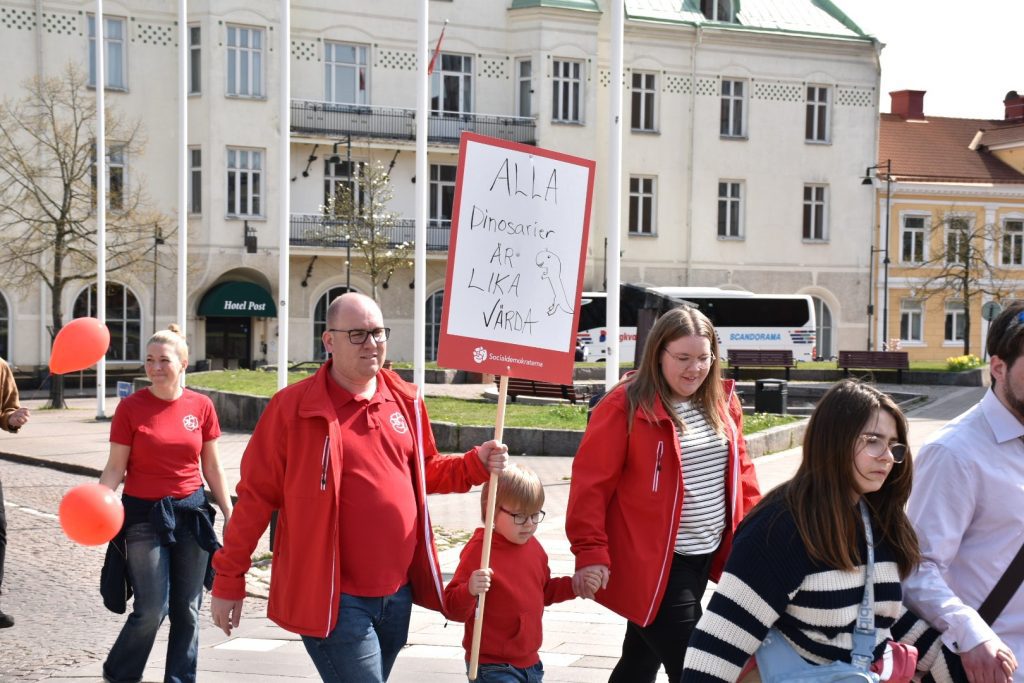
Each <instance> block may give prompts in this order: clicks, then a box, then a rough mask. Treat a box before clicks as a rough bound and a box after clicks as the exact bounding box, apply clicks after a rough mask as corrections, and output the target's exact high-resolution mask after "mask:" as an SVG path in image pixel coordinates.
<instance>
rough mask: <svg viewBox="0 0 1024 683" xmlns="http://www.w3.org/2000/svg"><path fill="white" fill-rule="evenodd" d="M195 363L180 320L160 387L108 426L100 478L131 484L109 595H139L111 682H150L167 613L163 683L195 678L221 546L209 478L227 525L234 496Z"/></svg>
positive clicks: (107, 675)
mask: <svg viewBox="0 0 1024 683" xmlns="http://www.w3.org/2000/svg"><path fill="white" fill-rule="evenodd" d="M187 365H188V346H187V345H186V343H185V338H184V337H182V336H181V333H180V332H179V330H178V327H177V326H176V325H171V326H170V327H169V328H168V329H166V330H160V331H159V332H157V333H156V334H154V335H153V336H152V337H150V338H149V341H148V342H147V343H146V377H148V378H149V380H150V382H152V385H151V386H150V387H149V388H146V389H141V390H139V391H137V392H135V393H134V394H132V395H131V396H129V397H127V398H125V399H123V400H122V401H121V402H120V403H119V404H118V406H117V411H116V412H115V413H114V420H113V422H112V423H111V425H110V456H109V457H108V459H107V464H106V466H105V467H104V468H103V473H102V474H101V475H100V483H101V484H103V485H104V486H107V487H109V488H110V489H115V490H116V489H117V487H118V486H119V485H120V484H121V482H122V481H124V494H123V495H122V497H121V502H122V503H123V504H124V509H125V518H124V527H123V528H122V530H121V532H120V533H119V534H118V536H117V537H116V538H115V539H114V540H113V541H111V542H110V546H109V547H108V549H107V557H106V562H105V563H104V572H103V576H102V578H101V583H102V585H103V599H104V604H105V605H107V607H108V608H109V609H112V610H114V611H117V612H119V613H123V612H124V610H125V596H126V592H125V585H126V583H125V578H127V582H128V585H130V587H131V590H132V591H133V592H134V601H133V603H132V613H131V614H130V615H128V620H127V621H126V622H125V625H124V627H123V628H122V629H121V633H120V634H119V635H118V637H117V640H116V641H115V642H114V646H113V647H112V648H111V650H110V653H109V654H108V655H107V660H106V661H105V662H104V663H103V680H105V681H108V682H109V683H134V682H136V681H140V680H142V673H143V670H144V669H145V668H146V660H148V659H149V653H150V651H151V650H152V649H153V643H154V641H155V640H156V634H157V631H158V630H159V628H160V625H161V624H162V623H163V620H164V618H165V617H169V618H170V622H171V628H170V634H169V635H168V638H167V663H166V665H165V667H164V681H165V683H192V682H193V681H195V680H196V668H197V665H198V661H199V660H198V655H199V608H200V605H201V604H202V599H203V586H204V585H206V586H209V585H211V582H212V576H211V572H210V555H211V553H212V552H213V551H214V550H216V549H217V548H218V547H219V545H220V544H219V543H218V542H217V536H216V533H215V532H214V529H213V518H214V511H213V508H212V507H211V506H210V504H209V502H208V501H207V499H206V491H205V490H204V488H203V478H204V477H205V479H206V483H207V484H208V485H209V487H210V491H211V492H212V493H213V497H214V499H215V500H216V501H217V505H218V506H219V507H220V509H221V512H223V513H224V523H225V524H227V523H228V520H229V519H230V517H231V498H230V496H228V487H227V482H226V481H225V478H224V470H223V468H222V467H221V464H220V457H219V455H218V452H217V438H218V437H219V436H220V422H219V421H218V420H217V413H216V411H215V410H214V408H213V402H212V401H210V399H209V398H207V397H206V396H204V395H202V394H199V393H196V392H194V391H191V390H189V389H185V388H183V387H182V386H181V381H180V380H181V373H182V372H183V371H184V369H185V367H186V366H187ZM112 584H119V585H112ZM112 593H113V595H112ZM114 596H116V597H114Z"/></svg>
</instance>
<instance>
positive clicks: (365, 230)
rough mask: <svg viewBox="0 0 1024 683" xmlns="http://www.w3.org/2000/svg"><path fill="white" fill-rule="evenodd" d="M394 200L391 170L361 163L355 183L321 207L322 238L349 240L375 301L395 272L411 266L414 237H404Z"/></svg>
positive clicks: (382, 165)
mask: <svg viewBox="0 0 1024 683" xmlns="http://www.w3.org/2000/svg"><path fill="white" fill-rule="evenodd" d="M392 197H393V190H392V188H391V178H390V176H389V175H388V170H387V169H386V168H385V167H384V164H382V163H381V162H380V161H376V162H372V163H368V164H359V165H358V167H357V169H356V176H355V177H354V178H353V182H351V183H343V184H340V185H339V186H338V189H337V191H336V193H335V195H334V196H333V197H328V198H327V204H326V205H324V206H321V207H320V212H321V213H322V214H323V216H324V218H323V221H322V226H321V229H322V230H323V231H324V235H323V237H325V238H327V239H333V240H336V241H338V242H342V243H344V242H345V241H347V244H348V245H349V246H350V248H351V249H353V250H355V251H356V252H357V254H358V255H359V256H360V257H361V258H360V259H359V260H358V261H357V263H358V264H359V267H358V268H357V269H358V270H360V271H361V272H363V273H365V274H366V276H367V277H369V278H370V286H371V287H372V290H373V293H372V296H373V298H374V300H376V299H377V288H378V287H379V286H381V285H384V286H387V282H388V281H389V280H390V279H391V276H392V275H393V274H394V272H395V271H396V270H399V269H401V268H407V267H409V266H410V261H409V260H410V258H411V255H412V248H413V243H412V239H411V237H412V236H411V235H406V234H402V230H401V228H400V226H399V225H398V214H396V213H394V212H392V211H388V209H387V206H388V203H389V202H390V201H391V199H392ZM349 267H350V268H351V267H353V266H352V264H350V265H349Z"/></svg>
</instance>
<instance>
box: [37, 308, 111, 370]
mask: <svg viewBox="0 0 1024 683" xmlns="http://www.w3.org/2000/svg"><path fill="white" fill-rule="evenodd" d="M109 347H110V330H108V329H107V326H106V325H104V324H103V323H101V322H100V321H99V320H97V319H96V318H75V319H74V320H72V321H71V322H69V323H68V324H67V325H65V326H64V327H62V328H60V332H58V333H57V337H56V338H55V339H54V340H53V349H51V350H50V372H52V373H54V374H56V375H63V374H66V373H68V372H77V371H79V370H84V369H85V368H87V367H89V366H90V365H95V364H96V363H98V362H99V360H100V358H103V356H104V354H106V352H107V348H109Z"/></svg>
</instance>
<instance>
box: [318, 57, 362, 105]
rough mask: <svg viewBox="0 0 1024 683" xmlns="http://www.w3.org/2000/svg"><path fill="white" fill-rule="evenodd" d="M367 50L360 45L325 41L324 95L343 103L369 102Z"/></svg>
mask: <svg viewBox="0 0 1024 683" xmlns="http://www.w3.org/2000/svg"><path fill="white" fill-rule="evenodd" d="M366 53H367V49H366V47H364V46H360V45H346V44H344V43H331V42H325V43H324V99H325V100H326V101H328V102H337V103H340V104H366V103H367V102H368V101H369V99H368V97H367V94H366V91H367V88H366V77H367V72H366Z"/></svg>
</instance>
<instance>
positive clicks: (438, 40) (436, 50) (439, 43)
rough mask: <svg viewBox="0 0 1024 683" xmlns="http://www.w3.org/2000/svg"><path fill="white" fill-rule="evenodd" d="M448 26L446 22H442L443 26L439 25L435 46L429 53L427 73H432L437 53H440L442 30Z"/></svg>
mask: <svg viewBox="0 0 1024 683" xmlns="http://www.w3.org/2000/svg"><path fill="white" fill-rule="evenodd" d="M446 28H448V22H447V21H445V22H444V26H442V27H441V35H439V36H438V37H437V46H436V47H435V48H434V54H432V55H430V64H428V65H427V75H428V76H429V75H430V74H432V73H434V63H435V62H437V57H438V55H440V54H441V41H442V40H444V30H445V29H446Z"/></svg>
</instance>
